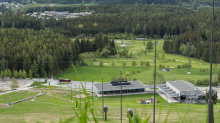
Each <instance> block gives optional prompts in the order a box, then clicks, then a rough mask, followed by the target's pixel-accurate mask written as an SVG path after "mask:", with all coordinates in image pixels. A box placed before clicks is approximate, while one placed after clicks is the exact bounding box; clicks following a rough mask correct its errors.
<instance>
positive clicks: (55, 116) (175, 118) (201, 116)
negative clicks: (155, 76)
mask: <svg viewBox="0 0 220 123" xmlns="http://www.w3.org/2000/svg"><path fill="white" fill-rule="evenodd" d="M34 91H35V92H31V91H30V92H27V91H25V92H22V93H19V92H16V93H17V95H16V96H9V94H6V95H7V96H8V98H6V99H4V100H1V101H0V103H1V104H7V103H8V102H13V101H17V100H20V99H24V98H27V97H30V96H34V95H37V94H38V93H39V92H40V91H41V90H38V91H37V90H34ZM42 91H43V90H42ZM53 91H54V96H55V97H56V100H57V102H56V101H55V100H54V97H53V95H52V93H51V92H50V91H47V93H48V94H47V95H44V96H41V97H37V98H36V99H34V101H31V100H27V101H24V102H20V103H17V104H13V105H11V106H4V107H3V106H2V105H1V110H0V113H1V116H0V120H1V122H2V123H6V122H24V121H25V122H36V121H38V122H57V121H58V120H59V119H60V118H62V119H64V117H66V118H70V117H73V118H72V120H70V121H71V122H79V119H77V118H76V117H75V116H76V112H77V113H79V110H75V98H74V97H75V92H74V91H73V93H72V94H73V102H70V100H71V92H70V91H66V90H53ZM42 93H43V92H42ZM64 93H67V95H65V94H64ZM78 94H79V92H76V95H78ZM7 96H6V97H7ZM152 96H153V94H143V95H142V99H150V98H151V97H152ZM0 98H2V97H1V96H0ZM122 98H123V101H122V102H123V105H122V110H123V122H128V118H127V116H126V113H127V109H128V108H131V109H132V110H133V111H134V114H138V115H139V117H140V118H141V119H142V121H143V120H144V119H146V118H147V117H148V116H150V117H151V119H150V121H151V122H152V120H153V116H152V114H153V104H146V105H143V104H140V100H141V95H126V96H123V97H122ZM156 99H157V101H158V103H156V122H165V121H166V120H167V122H169V123H178V122H201V123H203V122H205V120H206V117H207V112H208V111H207V105H195V104H190V111H189V110H188V105H187V104H167V103H166V101H165V100H164V99H162V98H161V97H160V96H159V95H157V94H156ZM77 100H78V101H80V100H79V99H77ZM91 100H92V98H91V96H90V97H89V102H90V103H92V102H91ZM87 101H88V99H87ZM84 102H85V99H84V98H82V99H81V107H82V110H81V111H84V109H85V103H84ZM93 104H94V112H95V117H96V118H97V120H98V122H103V119H102V109H101V105H102V98H97V97H95V98H94V103H93ZM104 105H107V106H108V113H107V114H108V121H107V122H109V123H110V122H115V123H119V122H120V115H119V114H120V113H121V112H120V106H121V104H120V96H114V97H104ZM59 106H60V108H59ZM78 106H80V104H79V105H78ZM219 106H220V104H216V105H214V114H215V122H220V118H219V117H218V114H219V112H218V107H219ZM61 110H62V111H61ZM62 112H63V113H64V114H62ZM87 116H88V117H89V119H90V120H91V121H93V118H92V116H91V112H90V111H87Z"/></svg>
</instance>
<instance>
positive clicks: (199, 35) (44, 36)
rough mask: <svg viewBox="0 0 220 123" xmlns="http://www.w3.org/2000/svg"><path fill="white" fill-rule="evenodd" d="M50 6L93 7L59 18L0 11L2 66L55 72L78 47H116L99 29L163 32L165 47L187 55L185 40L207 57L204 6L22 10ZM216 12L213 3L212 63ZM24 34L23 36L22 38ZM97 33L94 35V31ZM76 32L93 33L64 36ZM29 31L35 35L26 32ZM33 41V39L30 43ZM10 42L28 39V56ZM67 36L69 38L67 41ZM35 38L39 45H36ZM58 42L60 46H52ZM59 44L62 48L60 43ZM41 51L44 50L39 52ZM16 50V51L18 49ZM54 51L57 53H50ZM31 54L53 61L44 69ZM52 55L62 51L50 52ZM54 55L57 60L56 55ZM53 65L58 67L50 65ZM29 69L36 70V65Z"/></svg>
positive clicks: (109, 32) (194, 54)
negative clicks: (74, 38)
mask: <svg viewBox="0 0 220 123" xmlns="http://www.w3.org/2000/svg"><path fill="white" fill-rule="evenodd" d="M52 10H53V11H54V10H56V11H69V12H82V11H93V12H94V13H93V14H92V15H89V16H82V17H79V18H74V19H60V20H55V19H53V18H51V19H49V20H46V19H45V20H40V19H37V18H33V17H30V16H21V15H10V14H6V15H5V14H4V15H1V16H0V24H1V30H2V32H3V33H2V34H1V35H2V36H1V37H2V39H1V40H2V43H3V44H5V46H6V47H7V48H6V49H7V50H6V51H5V52H6V56H7V54H11V55H8V57H6V63H7V64H8V66H10V67H7V68H8V69H11V70H12V69H15V70H21V69H25V70H26V71H29V70H30V69H31V68H33V66H34V64H35V63H36V64H39V67H38V70H37V71H38V72H39V71H46V73H48V74H49V73H57V72H59V71H60V70H64V69H66V68H68V67H69V65H70V64H69V63H67V64H66V63H65V64H64V63H63V64H62V61H77V60H78V59H79V57H78V55H79V54H80V53H82V52H90V51H97V49H99V51H100V52H101V51H102V50H103V49H108V50H109V51H110V54H115V53H116V49H115V46H114V43H113V41H110V39H109V38H108V37H105V38H104V37H103V36H102V34H105V35H108V36H110V35H111V38H125V39H133V38H135V37H146V38H154V39H160V38H164V39H166V41H165V43H164V47H163V49H164V50H165V51H166V52H167V53H173V54H182V55H186V56H188V52H187V51H188V48H189V45H188V42H191V44H190V49H191V51H192V52H191V54H190V56H191V57H195V58H198V59H203V60H204V61H209V51H210V49H209V47H210V43H209V42H210V39H211V38H210V35H211V10H209V9H206V10H203V11H200V12H196V11H193V10H189V9H186V8H184V7H180V6H169V5H104V6H89V7H85V6H81V7H59V8H58V7H39V8H29V9H27V10H25V11H24V12H25V13H32V12H42V11H52ZM219 16H220V11H219V10H217V9H216V11H215V25H214V27H215V28H214V29H215V34H214V35H215V39H214V42H215V45H214V46H215V47H214V62H215V63H219V62H220V57H219V55H220V53H219V52H220V44H219V39H220V36H219V35H220V34H219V32H220V28H219V27H220V25H219V24H220V20H219ZM3 28H4V29H3ZM16 28H17V29H16ZM4 32H7V33H4ZM13 33H17V35H12V34H13ZM24 34H25V36H28V37H26V38H25V36H24ZM97 34H100V35H98V36H97ZM121 34H123V35H121ZM36 35H39V36H36ZM79 35H81V37H93V36H96V37H95V38H94V40H93V41H89V40H84V39H83V40H80V41H79V40H78V39H76V41H75V42H74V43H73V41H71V40H70V39H69V38H70V37H75V36H79ZM82 35H83V36H82ZM29 36H30V37H35V38H30V37H29ZM117 36H118V37H117ZM61 37H62V38H61ZM190 39H191V40H190ZM56 40H60V41H61V42H62V44H59V45H54V42H55V41H56ZM10 41H11V42H10ZM33 41H36V43H35V42H33ZM16 42H23V43H21V44H22V45H28V46H27V47H29V48H27V49H25V52H26V53H27V54H28V55H29V56H31V58H30V59H25V58H24V57H25V53H24V54H23V52H21V47H22V46H19V45H21V44H20V43H19V44H18V47H17V45H16V44H17V43H16ZM26 42H28V43H26ZM67 42H68V43H70V45H69V44H68V43H67ZM7 43H8V44H7ZM38 43H41V44H42V45H43V47H40V44H38ZM12 44H13V45H12ZM30 44H31V45H30ZM14 45H15V46H14ZM29 45H30V46H33V47H35V46H36V47H39V49H31V48H30V46H29ZM44 45H45V46H44ZM58 46H61V47H60V48H57V47H58ZM65 46H67V47H68V48H64V47H65ZM77 46H78V48H77ZM106 46H107V47H106ZM9 47H10V48H9ZM12 47H13V48H14V49H15V50H14V51H13V50H12V51H10V52H8V50H9V49H13V48H12ZM36 47H35V48H36ZM44 47H46V48H44ZM85 47H86V48H85ZM88 47H89V48H88ZM54 49H56V50H54ZM64 49H65V50H64ZM17 50H18V51H17ZM33 51H34V52H33ZM42 52H45V53H46V54H42ZM17 53H19V55H18V54H17ZM56 53H57V54H58V55H55V54H56ZM37 54H40V56H41V57H42V58H40V59H44V61H48V60H49V59H53V61H59V62H54V64H53V67H51V68H50V66H49V65H46V64H44V65H45V66H44V65H43V66H44V69H41V67H40V64H41V63H43V61H42V62H41V63H40V62H39V63H38V62H37V57H38V56H37ZM60 54H62V55H60ZM18 56H19V57H18ZM54 56H62V57H57V58H54ZM70 56H71V57H70ZM58 58H59V59H61V60H56V59H58ZM66 58H67V59H66ZM13 60H14V61H21V63H20V62H19V63H20V64H17V65H9V64H13V63H14V62H13ZM25 60H26V61H25ZM34 61H35V62H34ZM23 63H24V64H25V63H26V64H27V63H29V65H23ZM45 63H46V62H45ZM55 65H58V66H59V67H55ZM24 66H25V67H26V68H25V67H24ZM54 68H57V69H54ZM53 69H54V70H53ZM51 71H53V72H51ZM40 73H41V72H40ZM43 73H44V72H43ZM34 74H36V70H35V73H34ZM36 76H43V74H41V75H39V74H36Z"/></svg>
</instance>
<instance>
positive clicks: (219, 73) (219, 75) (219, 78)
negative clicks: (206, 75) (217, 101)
mask: <svg viewBox="0 0 220 123" xmlns="http://www.w3.org/2000/svg"><path fill="white" fill-rule="evenodd" d="M218 82H219V83H220V70H219V72H218Z"/></svg>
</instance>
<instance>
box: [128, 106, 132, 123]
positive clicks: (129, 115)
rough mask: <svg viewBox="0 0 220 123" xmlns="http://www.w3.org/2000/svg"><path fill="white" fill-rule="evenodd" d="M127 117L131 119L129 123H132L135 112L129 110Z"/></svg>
mask: <svg viewBox="0 0 220 123" xmlns="http://www.w3.org/2000/svg"><path fill="white" fill-rule="evenodd" d="M127 117H128V118H129V123H130V122H131V118H132V117H133V111H132V110H131V109H130V108H128V111H127Z"/></svg>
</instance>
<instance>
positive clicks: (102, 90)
mask: <svg viewBox="0 0 220 123" xmlns="http://www.w3.org/2000/svg"><path fill="white" fill-rule="evenodd" d="M103 94H104V93H103V74H102V108H103V107H104V100H103Z"/></svg>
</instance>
